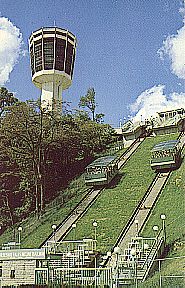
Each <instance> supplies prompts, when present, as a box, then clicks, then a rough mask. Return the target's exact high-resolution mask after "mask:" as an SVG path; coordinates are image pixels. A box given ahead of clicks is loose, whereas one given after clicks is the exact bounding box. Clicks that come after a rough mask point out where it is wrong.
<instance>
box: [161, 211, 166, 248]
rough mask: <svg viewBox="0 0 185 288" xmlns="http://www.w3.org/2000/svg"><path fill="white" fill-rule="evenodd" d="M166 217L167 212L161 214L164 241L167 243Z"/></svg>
mask: <svg viewBox="0 0 185 288" xmlns="http://www.w3.org/2000/svg"><path fill="white" fill-rule="evenodd" d="M165 219H166V215H165V214H161V220H162V229H163V237H164V243H165V244H166V225H165Z"/></svg>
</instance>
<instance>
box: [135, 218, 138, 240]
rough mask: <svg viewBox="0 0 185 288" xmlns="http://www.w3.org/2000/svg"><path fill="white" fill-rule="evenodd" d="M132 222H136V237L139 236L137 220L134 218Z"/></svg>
mask: <svg viewBox="0 0 185 288" xmlns="http://www.w3.org/2000/svg"><path fill="white" fill-rule="evenodd" d="M134 223H135V224H136V237H138V236H139V221H138V220H137V219H136V220H135V221H134Z"/></svg>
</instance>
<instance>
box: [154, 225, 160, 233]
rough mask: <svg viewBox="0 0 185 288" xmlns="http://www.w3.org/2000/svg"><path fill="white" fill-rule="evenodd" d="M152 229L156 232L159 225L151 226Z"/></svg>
mask: <svg viewBox="0 0 185 288" xmlns="http://www.w3.org/2000/svg"><path fill="white" fill-rule="evenodd" d="M153 230H154V231H155V232H156V233H157V232H158V230H159V227H158V226H157V225H155V226H153Z"/></svg>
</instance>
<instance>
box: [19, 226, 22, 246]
mask: <svg viewBox="0 0 185 288" xmlns="http://www.w3.org/2000/svg"><path fill="white" fill-rule="evenodd" d="M21 232H22V227H21V226H19V228H18V244H19V248H21Z"/></svg>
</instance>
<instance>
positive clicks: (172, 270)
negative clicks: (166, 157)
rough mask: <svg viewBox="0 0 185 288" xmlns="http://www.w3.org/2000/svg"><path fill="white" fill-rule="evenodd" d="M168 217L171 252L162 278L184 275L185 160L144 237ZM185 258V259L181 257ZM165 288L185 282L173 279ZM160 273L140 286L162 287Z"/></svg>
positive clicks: (174, 174) (150, 221)
mask: <svg viewBox="0 0 185 288" xmlns="http://www.w3.org/2000/svg"><path fill="white" fill-rule="evenodd" d="M161 214H165V215H166V235H167V239H166V240H167V245H168V247H169V249H170V253H169V254H168V256H167V258H171V259H166V260H165V261H163V262H162V266H161V275H162V276H164V275H184V263H185V221H184V216H185V161H183V163H182V165H181V167H180V168H179V169H178V170H176V171H174V172H173V173H172V175H171V177H170V179H169V181H168V183H167V185H166V187H165V188H164V190H163V191H162V194H161V196H160V198H159V200H158V202H157V205H156V207H155V208H154V210H153V212H152V214H151V216H150V218H149V220H148V222H147V224H146V226H145V227H144V230H143V233H142V235H143V236H147V235H152V233H153V231H152V227H153V226H154V225H158V226H159V227H160V226H161V220H160V215H161ZM177 257H182V258H177ZM163 281H164V282H163V285H164V286H163V287H185V286H184V284H183V283H184V279H177V278H170V279H166V278H164V280H163ZM158 285H159V273H158V272H156V273H155V275H154V276H153V277H151V278H150V279H148V280H147V281H146V282H145V283H144V284H140V285H139V287H159V286H158Z"/></svg>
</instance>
